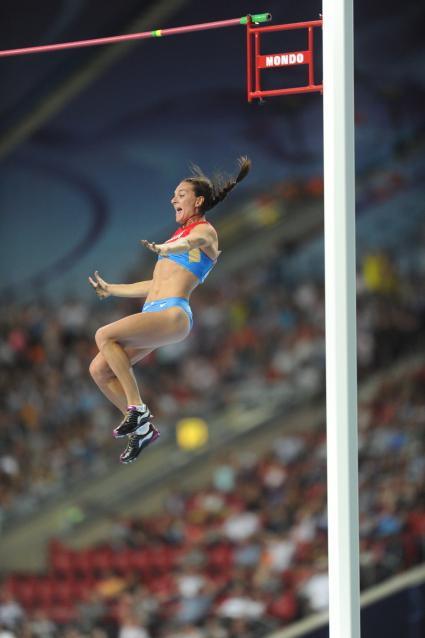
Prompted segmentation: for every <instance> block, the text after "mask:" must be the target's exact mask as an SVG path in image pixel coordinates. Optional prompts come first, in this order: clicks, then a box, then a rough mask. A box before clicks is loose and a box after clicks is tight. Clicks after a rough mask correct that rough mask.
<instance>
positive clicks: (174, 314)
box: [96, 307, 189, 405]
mask: <svg viewBox="0 0 425 638" xmlns="http://www.w3.org/2000/svg"><path fill="white" fill-rule="evenodd" d="M188 333H189V322H188V317H187V315H186V313H185V312H184V311H183V310H182V309H181V308H178V307H173V308H168V309H167V310H163V311H161V312H156V313H145V314H143V313H137V314H135V315H130V316H129V317H125V318H124V319H120V320H119V321H115V322H114V323H111V324H109V325H107V326H104V327H103V328H99V330H98V331H97V332H96V343H97V346H98V348H99V350H100V352H101V354H102V355H103V357H104V359H105V360H106V362H107V364H108V366H109V368H110V369H111V370H112V372H113V373H114V375H115V376H116V378H117V379H118V380H119V382H120V384H121V386H122V389H123V391H124V393H125V397H126V404H127V405H138V404H141V403H142V399H141V396H140V393H139V389H138V387H137V383H136V379H135V377H134V374H133V371H132V368H131V362H130V359H129V356H128V353H127V351H126V348H131V347H132V348H137V349H139V350H141V349H149V351H152V350H154V349H155V348H158V347H159V346H163V345H166V344H169V343H175V342H177V341H181V340H182V339H184V338H185V337H186V336H187V335H188Z"/></svg>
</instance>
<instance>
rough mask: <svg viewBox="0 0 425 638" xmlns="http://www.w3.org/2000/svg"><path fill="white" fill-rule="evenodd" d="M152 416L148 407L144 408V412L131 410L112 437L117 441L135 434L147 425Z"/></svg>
mask: <svg viewBox="0 0 425 638" xmlns="http://www.w3.org/2000/svg"><path fill="white" fill-rule="evenodd" d="M152 416H153V415H152V414H151V413H150V410H149V408H148V406H147V405H145V406H144V410H136V409H135V408H130V409H129V410H127V414H126V415H125V417H124V419H123V420H122V421H121V423H120V424H119V425H118V426H117V427H116V428H115V430H113V432H112V435H113V436H114V437H115V438H116V439H120V438H121V437H123V436H127V435H128V434H133V432H135V431H136V430H137V429H138V428H140V426H142V425H145V423H147V422H148V421H149V419H151V418H152Z"/></svg>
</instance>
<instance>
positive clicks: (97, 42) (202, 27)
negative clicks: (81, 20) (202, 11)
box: [0, 13, 272, 58]
mask: <svg viewBox="0 0 425 638" xmlns="http://www.w3.org/2000/svg"><path fill="white" fill-rule="evenodd" d="M248 19H251V21H252V22H254V23H257V24H260V23H263V22H270V20H271V19H272V15H271V13H257V14H254V15H251V16H249V17H248V16H242V17H241V18H231V19H230V20H219V21H217V22H203V23H200V24H190V25H188V26H184V27H172V28H170V29H156V30H154V31H143V32H141V33H129V34H126V35H114V36H110V37H107V38H94V39H91V40H75V41H73V42H60V43H58V44H45V45H40V46H33V47H24V48H21V49H4V50H2V51H0V57H2V58H6V57H12V56H17V55H28V54H32V53H48V52H50V51H62V50H64V49H81V48H82V47H95V46H101V45H104V44H118V43H122V42H131V41H133V40H147V39H149V38H160V37H165V36H167V35H179V34H182V33H190V32H192V31H207V30H208V29H221V28H223V27H234V26H238V25H241V24H242V25H246V24H247V22H248Z"/></svg>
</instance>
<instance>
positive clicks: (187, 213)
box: [171, 182, 204, 225]
mask: <svg viewBox="0 0 425 638" xmlns="http://www.w3.org/2000/svg"><path fill="white" fill-rule="evenodd" d="M203 201H204V198H203V196H200V197H197V196H196V195H195V191H194V190H193V185H192V184H191V183H190V182H180V184H179V185H178V186H177V188H176V190H175V191H174V196H173V198H172V199H171V205H172V206H173V207H174V210H175V211H176V222H177V224H180V225H181V224H184V223H185V222H187V220H188V219H190V217H193V216H194V215H197V214H199V206H202V203H203Z"/></svg>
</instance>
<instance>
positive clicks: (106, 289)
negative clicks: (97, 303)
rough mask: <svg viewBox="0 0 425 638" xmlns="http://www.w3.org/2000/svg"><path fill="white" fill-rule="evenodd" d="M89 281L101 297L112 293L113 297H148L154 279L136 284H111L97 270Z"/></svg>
mask: <svg viewBox="0 0 425 638" xmlns="http://www.w3.org/2000/svg"><path fill="white" fill-rule="evenodd" d="M89 282H90V284H91V285H92V287H93V288H94V290H95V292H96V294H97V296H98V297H99V299H105V298H106V297H110V296H111V295H112V296H113V297H147V296H148V294H149V289H150V287H151V283H152V280H151V279H150V280H149V281H138V282H136V283H135V284H109V283H108V282H107V281H105V280H104V279H102V277H101V276H100V275H99V273H98V271H97V270H96V271H95V273H94V279H92V278H91V277H89Z"/></svg>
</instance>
